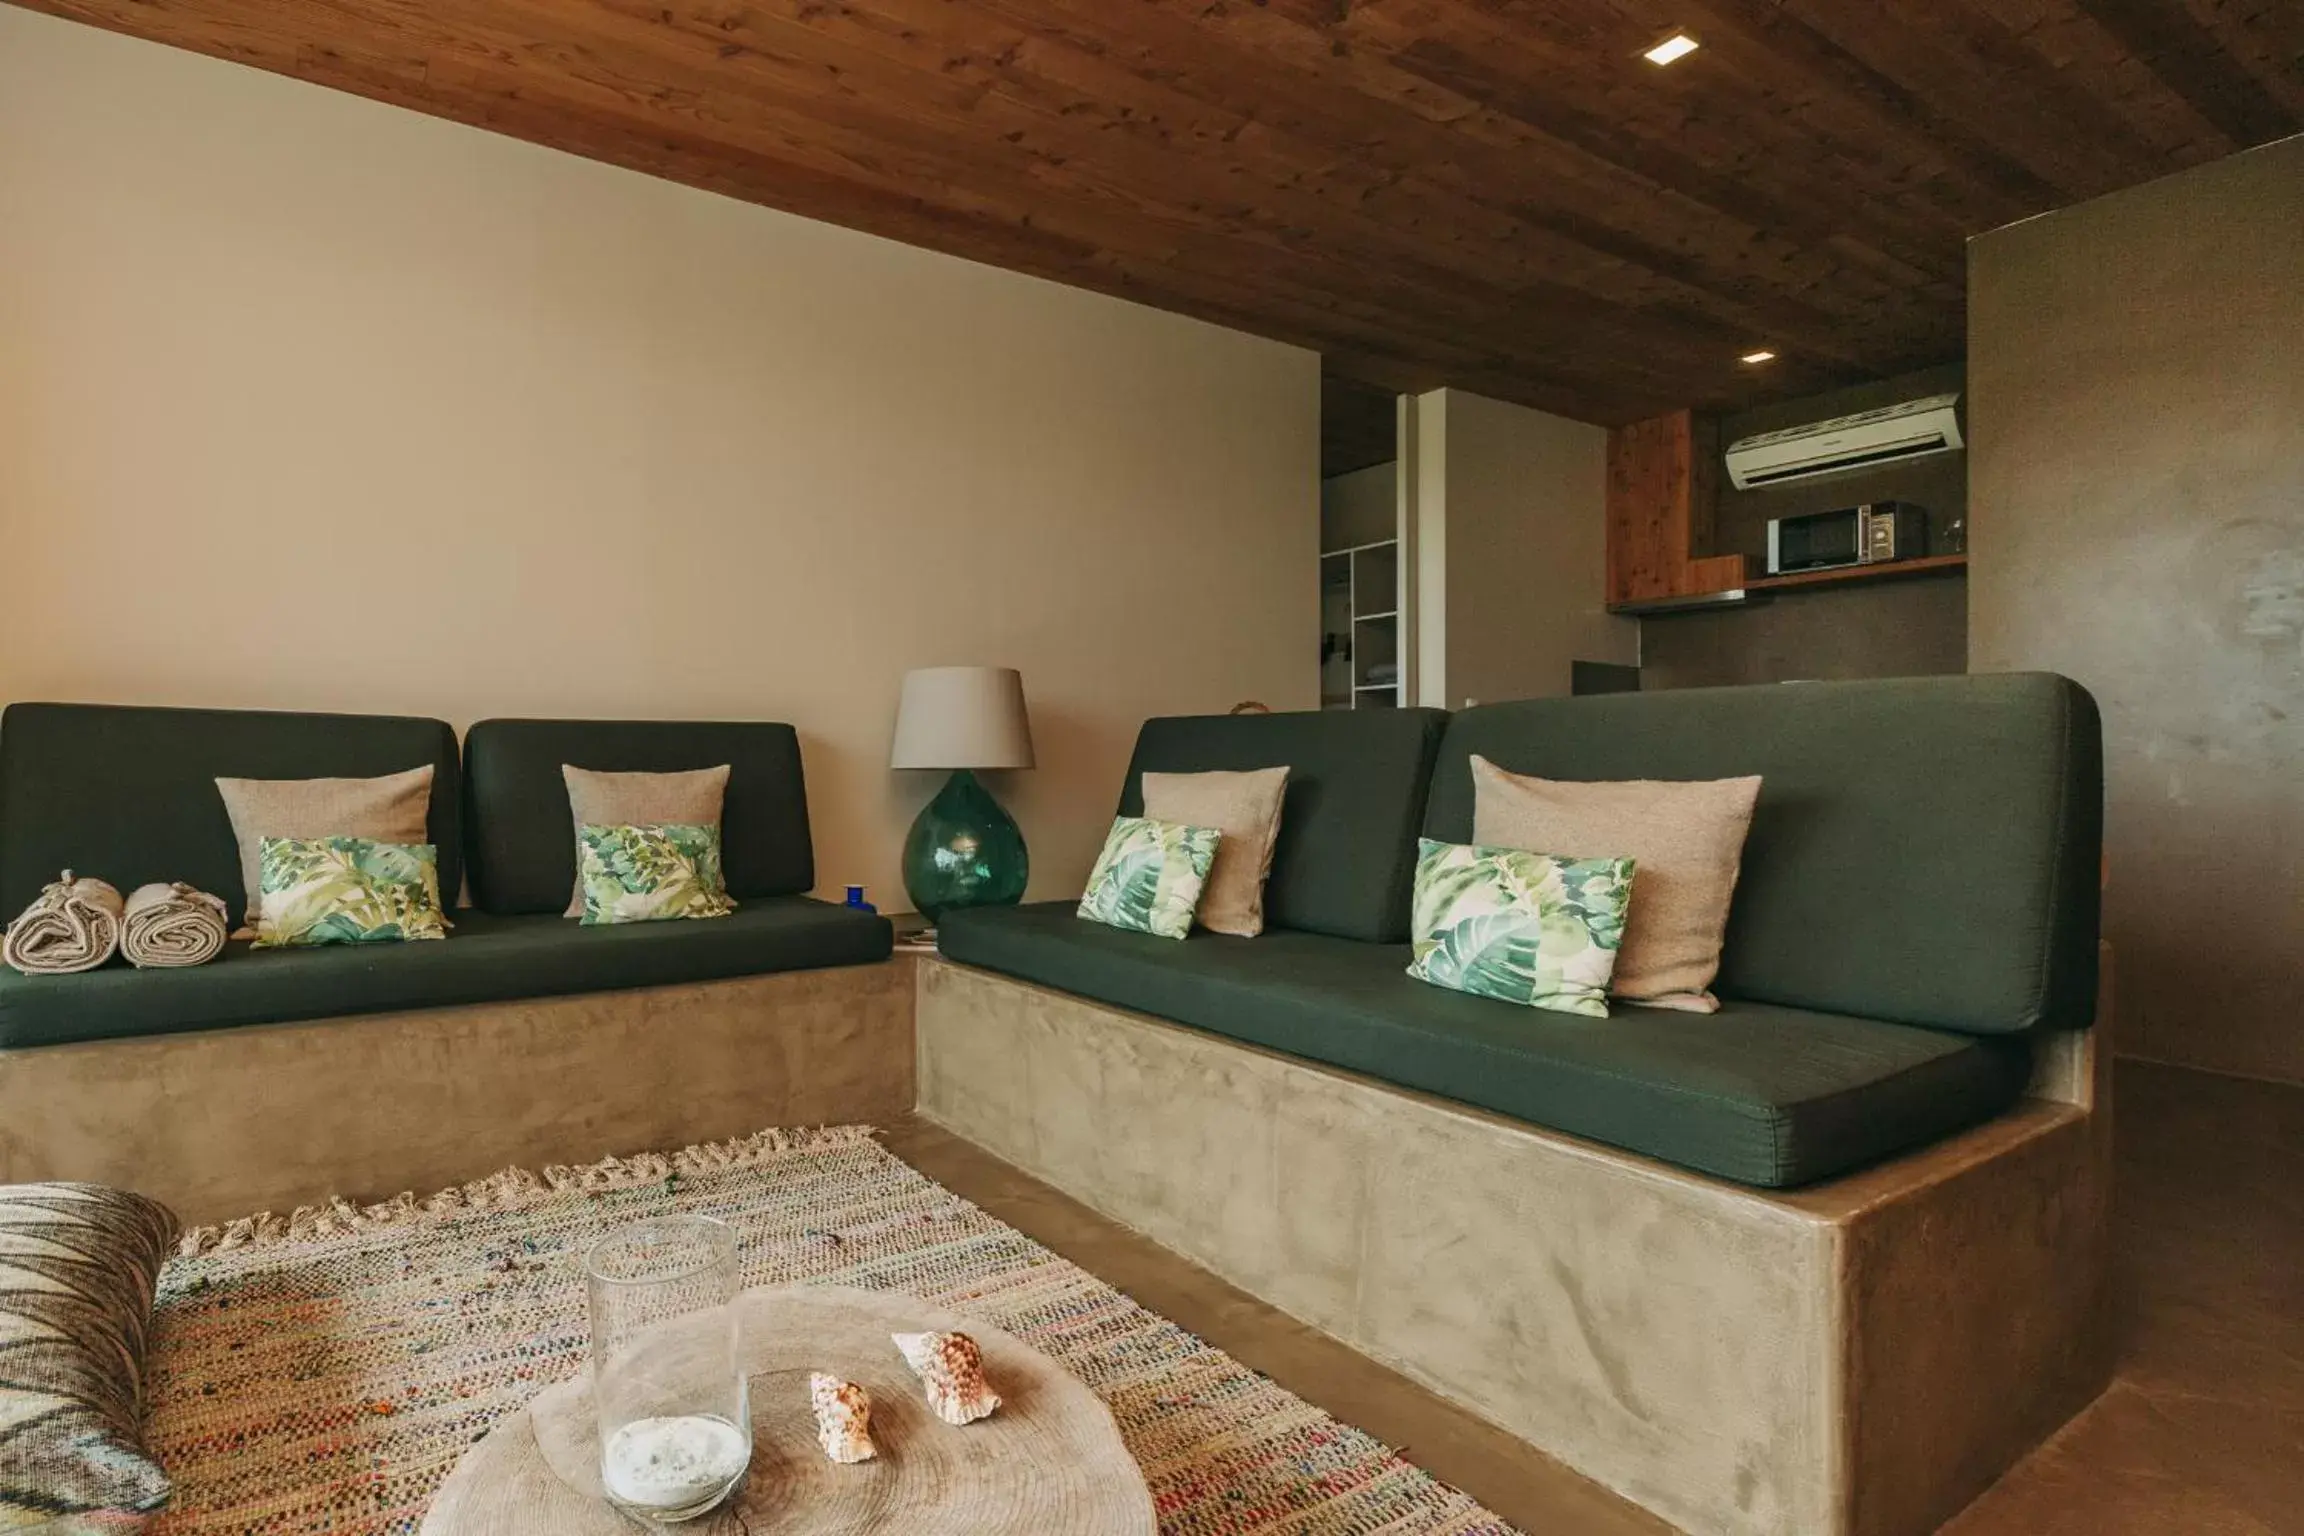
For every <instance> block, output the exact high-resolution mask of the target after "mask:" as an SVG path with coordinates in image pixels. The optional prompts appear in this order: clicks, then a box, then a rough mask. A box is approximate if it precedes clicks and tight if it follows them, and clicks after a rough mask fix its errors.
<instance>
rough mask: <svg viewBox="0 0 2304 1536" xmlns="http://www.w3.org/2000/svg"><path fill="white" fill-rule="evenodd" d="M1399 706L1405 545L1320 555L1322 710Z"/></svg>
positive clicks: (1387, 542)
mask: <svg viewBox="0 0 2304 1536" xmlns="http://www.w3.org/2000/svg"><path fill="white" fill-rule="evenodd" d="M1399 703H1400V541H1399V540H1398V539H1396V538H1393V539H1381V540H1378V541H1377V542H1375V543H1373V544H1355V545H1352V546H1351V547H1349V548H1346V549H1332V550H1328V551H1327V552H1325V553H1324V554H1322V555H1321V556H1320V707H1321V708H1322V709H1392V708H1395V707H1397V706H1398V704H1399Z"/></svg>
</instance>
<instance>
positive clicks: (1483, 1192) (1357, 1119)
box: [918, 960, 2110, 1536]
mask: <svg viewBox="0 0 2304 1536" xmlns="http://www.w3.org/2000/svg"><path fill="white" fill-rule="evenodd" d="M918 1041H919V1052H920V1108H921V1111H922V1113H923V1114H924V1115H926V1116H928V1117H929V1118H931V1119H933V1120H935V1121H937V1122H938V1123H940V1124H942V1125H944V1126H945V1127H947V1128H948V1129H950V1130H952V1131H954V1132H956V1133H958V1134H959V1135H961V1136H964V1137H966V1138H967V1139H969V1140H970V1141H973V1142H976V1143H978V1144H979V1145H982V1146H984V1147H985V1148H987V1149H988V1150H990V1151H992V1152H994V1153H996V1154H997V1155H999V1156H1000V1157H1002V1158H1005V1159H1006V1160H1008V1161H1010V1162H1012V1163H1014V1164H1016V1165H1017V1166H1019V1167H1021V1168H1023V1169H1025V1170H1026V1171H1027V1172H1030V1173H1032V1174H1034V1175H1036V1176H1037V1177H1039V1178H1041V1179H1044V1180H1046V1181H1047V1182H1049V1183H1051V1184H1053V1185H1055V1186H1057V1187H1058V1188H1060V1189H1063V1190H1064V1191H1065V1192H1067V1193H1069V1194H1071V1195H1073V1196H1075V1197H1076V1198H1078V1199H1080V1200H1082V1201H1084V1202H1086V1203H1087V1204H1089V1205H1091V1206H1093V1207H1095V1208H1096V1209H1098V1210H1099V1211H1102V1212H1103V1213H1105V1214H1106V1215H1108V1216H1111V1217H1113V1218H1115V1219H1117V1220H1119V1221H1122V1222H1124V1223H1126V1224H1128V1225H1130V1226H1132V1227H1134V1228H1136V1229H1137V1230H1138V1231H1140V1232H1142V1233H1144V1234H1145V1235H1147V1236H1149V1237H1151V1238H1153V1239H1155V1240H1156V1241H1158V1242H1160V1243H1162V1244H1163V1245H1165V1246H1167V1247H1169V1248H1172V1249H1174V1250H1176V1251H1177V1252H1179V1253H1182V1254H1185V1255H1187V1256H1188V1257H1190V1258H1192V1259H1194V1260H1196V1261H1198V1262H1199V1263H1201V1264H1204V1265H1206V1266H1207V1267H1208V1268H1210V1269H1212V1270H1214V1271H1215V1272H1216V1273H1218V1274H1219V1275H1221V1276H1223V1277H1224V1278H1225V1279H1227V1280H1229V1281H1231V1282H1232V1283H1233V1284H1235V1285H1238V1286H1240V1287H1242V1288H1243V1289H1246V1290H1248V1291H1251V1292H1253V1293H1255V1294H1256V1295H1258V1296H1259V1297H1262V1298H1263V1299H1265V1300H1267V1301H1269V1302H1271V1303H1272V1304H1274V1305H1275V1306H1278V1307H1280V1308H1282V1309H1283V1310H1285V1311H1287V1312H1289V1313H1292V1314H1293V1315H1295V1316H1296V1317H1298V1318H1301V1319H1302V1320H1304V1321H1305V1322H1308V1323H1310V1324H1312V1325H1313V1326H1315V1327H1318V1328H1320V1329H1322V1330H1323V1331H1325V1332H1327V1333H1329V1334H1331V1335H1333V1336H1334V1337H1336V1338H1338V1339H1340V1340H1342V1341H1344V1342H1345V1343H1347V1344H1350V1345H1352V1346H1353V1347H1355V1348H1357V1349H1359V1350H1361V1351H1362V1352H1364V1353H1366V1354H1368V1355H1371V1356H1373V1357H1375V1358H1376V1359H1378V1360H1381V1361H1383V1362H1385V1363H1386V1364H1388V1365H1391V1366H1393V1367H1395V1368H1397V1369H1399V1370H1401V1371H1403V1372H1405V1373H1407V1374H1408V1375H1410V1376H1412V1377H1414V1378H1416V1379H1417V1380H1419V1381H1421V1382H1423V1383H1425V1384H1426V1385H1428V1386H1430V1387H1432V1388H1433V1389H1434V1390H1436V1391H1438V1392H1440V1393H1442V1394H1443V1395H1445V1396H1448V1397H1450V1398H1452V1399H1454V1400H1456V1401H1458V1402H1460V1403H1463V1404H1464V1405H1466V1406H1468V1407H1470V1408H1472V1409H1473V1410H1475V1411H1477V1412H1479V1413H1480V1414H1482V1415H1484V1416H1485V1417H1487V1418H1489V1419H1491V1420H1492V1421H1494V1422H1495V1423H1497V1424H1499V1425H1501V1426H1502V1427H1504V1428H1505V1429H1507V1430H1509V1431H1511V1432H1513V1433H1514V1434H1517V1435H1519V1436H1520V1437H1521V1438H1523V1439H1525V1440H1527V1441H1529V1442H1530V1443H1531V1444H1533V1445H1536V1446H1538V1447H1540V1448H1542V1449H1543V1450H1545V1451H1546V1452H1548V1453H1550V1454H1551V1455H1553V1456H1556V1457H1558V1458H1560V1459H1561V1460H1563V1461H1566V1462H1567V1463H1569V1464H1570V1465H1572V1466H1574V1467H1576V1468H1578V1469H1579V1470H1581V1471H1583V1472H1584V1473H1586V1474H1587V1475H1589V1476H1591V1477H1593V1478H1595V1479H1596V1480H1598V1481H1600V1482H1602V1483H1604V1484H1606V1485H1608V1486H1609V1487H1611V1488H1613V1489H1615V1490H1616V1491H1618V1492H1620V1493H1622V1494H1624V1495H1625V1496H1626V1497H1628V1498H1630V1499H1632V1500H1634V1501H1635V1502H1637V1503H1639V1504H1641V1505H1644V1506H1645V1507H1647V1508H1649V1509H1651V1510H1653V1511H1655V1512H1656V1513H1657V1514H1659V1515H1661V1516H1663V1517H1664V1518H1666V1519H1668V1520H1670V1521H1672V1522H1674V1523H1675V1524H1677V1525H1680V1526H1682V1527H1683V1528H1685V1529H1687V1530H1690V1531H1693V1532H1699V1533H1705V1536H1710V1533H1722V1536H1780V1533H1785V1532H1802V1533H1810V1532H1813V1533H1828V1536H1917V1533H1919V1532H1923V1531H1929V1530H1933V1529H1934V1528H1935V1527H1936V1526H1937V1525H1938V1524H1939V1523H1940V1522H1941V1521H1943V1520H1944V1519H1945V1518H1947V1517H1948V1516H1949V1515H1951V1514H1952V1513H1954V1512H1955V1511H1957V1510H1958V1509H1959V1508H1961V1507H1962V1506H1963V1505H1965V1504H1966V1503H1967V1502H1968V1501H1969V1500H1970V1499H1972V1498H1973V1497H1974V1496H1975V1495H1976V1494H1977V1493H1978V1492H1980V1491H1981V1490H1982V1489H1983V1488H1984V1487H1985V1486H1986V1485H1987V1484H1988V1483H1989V1482H1990V1481H1991V1480H1992V1479H1993V1478H1994V1477H1996V1476H1997V1475H1998V1474H1999V1473H2000V1472H2001V1471H2002V1470H2004V1469H2005V1468H2006V1467H2007V1466H2008V1465H2009V1464H2011V1463H2012V1462H2013V1461H2015V1460H2016V1459H2017V1458H2018V1457H2019V1456H2021V1455H2022V1454H2023V1453H2024V1452H2025V1451H2026V1450H2027V1449H2029V1448H2030V1447H2031V1446H2032V1445H2033V1444H2035V1443H2037V1442H2038V1440H2039V1439H2040V1438H2042V1437H2043V1436H2044V1435H2045V1434H2046V1433H2047V1431H2048V1430H2049V1429H2051V1428H2053V1427H2054V1425H2055V1424H2057V1423H2060V1422H2061V1421H2062V1420H2063V1419H2064V1418H2065V1417H2067V1416H2069V1415H2070V1414H2071V1413H2072V1412H2073V1411H2075V1410H2076V1409H2077V1408H2078V1407H2079V1406H2080V1405H2081V1404H2082V1403H2084V1402H2085V1401H2087V1400H2088V1398H2090V1397H2092V1396H2093V1395H2094V1394H2095V1393H2096V1392H2097V1391H2098V1390H2100V1389H2101V1387H2102V1385H2103V1383H2104V1381H2105V1380H2106V1379H2107V1377H2108V1374H2109V1367H2110V1359H2109V1339H2108V1332H2107V1329H2106V1327H2105V1317H2104V1309H2103V1304H2102V1297H2103V1275H2104V1253H2105V1242H2106V1238H2107V1230H2108V1227H2107V1222H2108V1206H2107V1201H2108V1191H2109V1159H2108V1153H2109V1143H2108V1140H2107V1138H2106V1136H2105V1134H2104V1133H2105V1130H2106V1127H2107V1126H2108V1124H2109V1120H2108V1115H2109V1107H2110V1106H2109V1100H2108V1098H2106V1097H2105V1096H2104V1088H2103V1084H2104V1076H2103V1065H2102V1063H2103V1060H2104V1059H2105V1056H2106V1055H2108V1053H2104V1052H2101V1051H2100V1047H2101V1045H2102V1042H2101V1040H2099V1039H2095V1038H2084V1039H2078V1040H2074V1041H2071V1042H2059V1043H2058V1044H2057V1045H2056V1047H2055V1048H2054V1049H2052V1050H2051V1051H2049V1052H2048V1053H2047V1056H2046V1062H2047V1065H2045V1066H2044V1068H2043V1071H2042V1073H2041V1075H2040V1077H2039V1079H2038V1080H2037V1081H2036V1084H2035V1093H2059V1094H2060V1097H2057V1098H2034V1099H2028V1100H2026V1101H2025V1102H2024V1103H2023V1104H2022V1105H2021V1106H2020V1107H2019V1108H2018V1109H2016V1110H2015V1111H2013V1112H2012V1113H2010V1114H2009V1115H2007V1116H2004V1117H2003V1118H2002V1119H2000V1120H1998V1121H1996V1122H1994V1123H1992V1124H1989V1125H1986V1126H1982V1127H1979V1128H1977V1129H1976V1130H1974V1131H1972V1132H1969V1133H1967V1134H1965V1135H1962V1136H1960V1137H1957V1138H1954V1139H1953V1140H1951V1141H1948V1142H1945V1143H1943V1144H1941V1145H1939V1146H1936V1147H1932V1148H1928V1149H1926V1150H1924V1151H1922V1152H1920V1153H1918V1154H1915V1155H1913V1156H1910V1157H1906V1158H1903V1159H1900V1160H1898V1161H1896V1162H1893V1163H1890V1164H1887V1165H1884V1166H1882V1167H1879V1168H1874V1169H1870V1170H1867V1171H1865V1172H1863V1173H1860V1174H1857V1175H1854V1176H1852V1177H1850V1178H1847V1179H1843V1180H1839V1181H1836V1182H1834V1183H1831V1184H1826V1185H1822V1186H1818V1187H1815V1188H1812V1189H1807V1190H1801V1191H1796V1192H1793V1193H1790V1194H1771V1193H1768V1192H1764V1191H1758V1190H1751V1189H1746V1188H1743V1187H1741V1186H1738V1185H1732V1184H1727V1183H1723V1182H1720V1181H1717V1180H1713V1179H1709V1178H1706V1177H1703V1176H1701V1175H1698V1174H1693V1173H1689V1172H1687V1171H1686V1170H1683V1169H1678V1168H1674V1167H1670V1166H1668V1165H1665V1164H1662V1163H1657V1162H1653V1161H1651V1160H1648V1159H1645V1158H1640V1157H1636V1156H1633V1155H1630V1154H1627V1153H1623V1152H1618V1151H1615V1150H1613V1149H1609V1148H1605V1147H1601V1146H1597V1145H1595V1144H1592V1143H1589V1142H1583V1141H1579V1140H1577V1139H1575V1138H1573V1137H1569V1136H1564V1135H1559V1134H1556V1133H1553V1132H1549V1131H1545V1130H1542V1129H1539V1128H1536V1127H1533V1126H1529V1125H1526V1124H1523V1123H1520V1122H1517V1121H1512V1120H1508V1119H1505V1118H1503V1117H1500V1116H1496V1115H1491V1114H1487V1113H1485V1112H1483V1111H1479V1110H1475V1109H1471V1108H1468V1107H1466V1106H1464V1105H1460V1104H1455V1103H1452V1102H1449V1101H1446V1100H1441V1099H1436V1098H1432V1097H1429V1096H1426V1095H1422V1094H1417V1093H1411V1092H1407V1091H1404V1090H1400V1089H1396V1088H1393V1087H1390V1086H1388V1085H1385V1084H1381V1083H1377V1082H1374V1081H1372V1080H1369V1079H1365V1078H1361V1077H1357V1076H1355V1075H1353V1074H1350V1073H1345V1072H1340V1071H1336V1070H1333V1069H1329V1068H1325V1067H1321V1066H1316V1065H1314V1064H1311V1063H1308V1062H1304V1061H1300V1060H1297V1059H1295V1058H1292V1057H1285V1056H1280V1055H1276V1054H1273V1053H1270V1052H1265V1051H1261V1050H1257V1049H1254V1048H1252V1047H1248V1046H1243V1045H1240V1044H1237V1043H1235V1042H1233V1041H1230V1040H1226V1039H1223V1038H1220V1037H1218V1036H1214V1035H1210V1034H1205V1033H1202V1032H1200V1031H1196V1030H1190V1029H1184V1028H1180V1027H1178V1026H1176V1025H1173V1024H1169V1023H1166V1022H1164V1021H1161V1020H1158V1019H1153V1018H1149V1017H1146V1016H1144V1015H1140V1014H1134V1013H1130V1012H1127V1011H1125V1010H1121V1009H1116V1008H1111V1007H1107V1006H1105V1005H1102V1004H1098V1003H1093V1002H1090V1001H1087V1000H1085V999H1081V998H1077V997H1072V996H1069V995H1066V994H1063V993H1058V992H1054V991H1050V990H1048V989H1045V988H1041V987H1036V986H1032V985H1028V984H1025V983H1022V982H1018V981H1015V980H1013V979H1010V978H1007V977H1003V976H997V975H993V974H991V973H988V972H983V971H977V970H972V969H969V968H966V967H962V966H957V965H953V964H950V963H947V962H944V961H940V960H930V961H924V962H923V963H922V969H921V974H920V984H919V1031H918Z"/></svg>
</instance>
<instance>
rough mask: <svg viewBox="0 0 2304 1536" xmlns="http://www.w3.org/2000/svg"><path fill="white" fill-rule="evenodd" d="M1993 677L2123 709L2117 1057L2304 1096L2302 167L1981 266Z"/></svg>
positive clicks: (2099, 221) (2258, 173)
mask: <svg viewBox="0 0 2304 1536" xmlns="http://www.w3.org/2000/svg"><path fill="white" fill-rule="evenodd" d="M1968 317H1969V321H1968V324H1969V329H1968V349H1969V355H1968V380H1969V387H1970V390H1971V392H1972V394H1971V405H1972V407H1973V410H1972V412H1971V416H1970V420H1971V422H1972V424H1973V429H1974V430H1973V438H1974V442H1973V445H1972V448H1971V453H1970V459H1971V463H1970V477H1969V500H1970V507H1971V514H1972V520H1973V522H1974V525H1975V536H1974V539H1973V550H1974V555H1975V567H1974V570H1973V574H1972V575H1971V578H1970V586H1971V591H1970V596H1969V608H1968V613H1969V646H1970V652H1971V656H1972V659H1973V662H1974V665H1975V667H1976V668H1977V670H1979V671H1996V670H2000V669H2003V668H2010V667H2043V668H2049V669H2053V670H2055V671H2059V672H2065V673H2069V674H2070V675H2071V676H2073V677H2076V678H2078V679H2079V680H2080V681H2081V682H2082V683H2084V684H2086V685H2087V686H2088V687H2089V688H2090V689H2091V690H2092V691H2094V693H2095V694H2096V697H2097V699H2098V700H2099V701H2100V702H2101V703H2102V705H2103V708H2104V737H2105V747H2106V757H2107V771H2106V779H2107V790H2108V795H2107V825H2106V847H2107V850H2108V852H2109V853H2110V856H2111V862H2112V871H2111V873H2112V883H2111V887H2110V889H2109V891H2108V893H2107V903H2106V911H2105V921H2106V925H2107V929H2108V932H2109V936H2110V938H2111V940H2112V943H2113V946H2114V947H2115V948H2116V949H2117V950H2118V951H2119V954H2120V959H2121V978H2122V996H2123V1006H2122V1009H2121V1014H2122V1018H2121V1031H2122V1035H2121V1043H2122V1045H2123V1047H2124V1048H2126V1049H2129V1050H2132V1051H2135V1052H2137V1053H2139V1054H2142V1055H2146V1056H2152V1057H2157V1058H2160V1059H2162V1060H2167V1061H2176V1062H2182V1063H2186V1064H2189V1065H2194V1066H2201V1067H2209V1068H2214V1069H2217V1070H2220V1071H2228V1072H2238V1073H2244V1074H2248V1075H2252V1076H2260V1077H2269V1078H2282V1079H2287V1080H2291V1081H2300V1082H2304V1026H2300V1025H2299V1023H2298V1005H2297V1000H2298V998H2299V997H2300V996H2304V138H2296V139H2289V140H2287V141H2285V142H2283V143H2280V144H2275V145H2271V146H2268V147H2266V148H2263V149H2259V150H2255V151H2253V152H2251V153H2248V154H2244V155H2236V156H2233V157H2232V158H2230V159H2227V160H2223V161H2219V162H2217V163H2215V164H2213V165H2207V166H2202V167H2200V168H2199V169H2197V170H2191V171H2186V172H2184V173H2182V174H2181V175H2177V176H2171V177H2169V178H2167V179H2166V180H2163V181H2158V182H2154V183H2152V184H2150V185H2148V186H2143V187H2138V188H2135V189H2133V190H2131V191H2127V192H2122V193H2118V194H2115V195H2113V196H2111V197H2106V198H2101V199H2099V200H2097V201H2095V202H2092V203H2087V204H2084V205H2082V206H2080V207H2077V208H2072V209H2067V210H2065V211H2064V212H2061V213H2055V214H2050V215H2048V216H2047V217H2045V218H2039V219H2034V220H2032V221H2031V222H2029V223H2025V224H2018V225H2014V226H2011V227H2010V228H2007V229H2003V230H2000V231H1997V232H1996V233H1993V234H1989V235H1986V236H1983V237H1982V238H1980V239H1978V240H1976V241H1975V242H1974V243H1973V244H1972V245H1971V246H1970V250H1969V300H1968Z"/></svg>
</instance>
